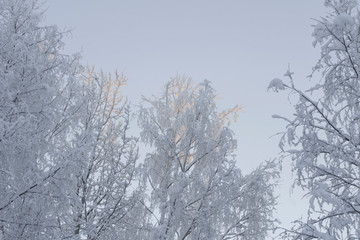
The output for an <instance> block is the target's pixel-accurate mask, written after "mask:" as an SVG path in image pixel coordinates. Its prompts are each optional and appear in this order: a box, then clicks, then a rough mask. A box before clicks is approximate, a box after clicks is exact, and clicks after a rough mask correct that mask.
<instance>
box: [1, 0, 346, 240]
mask: <svg viewBox="0 0 360 240" xmlns="http://www.w3.org/2000/svg"><path fill="white" fill-rule="evenodd" d="M41 18H42V13H41V9H39V3H38V2H37V1H36V0H0V26H1V27H0V86H1V88H0V196H1V197H0V239H1V240H4V239H124V240H125V239H139V240H140V239H219V240H220V239H265V237H266V236H267V233H268V231H269V230H271V229H272V228H274V224H275V222H276V221H275V220H274V218H273V216H272V214H273V211H274V208H275V205H276V197H275V196H274V187H275V186H276V181H277V177H278V166H277V164H276V163H275V162H274V161H268V162H265V163H264V164H263V165H261V166H259V167H258V168H257V169H256V170H254V171H253V172H252V173H250V174H248V175H244V174H243V173H242V172H241V171H240V169H239V168H238V167H237V165H236V156H235V154H234V150H235V149H236V140H235V139H234V135H233V132H232V131H231V129H230V123H231V119H232V118H233V117H236V113H237V111H238V110H239V109H238V108H236V107H235V108H233V109H230V110H227V111H223V112H218V110H217V108H216V102H215V97H216V93H215V90H214V89H213V88H212V86H211V84H210V82H208V81H204V82H202V83H201V84H199V85H195V84H193V83H192V81H190V80H189V79H188V78H180V77H176V78H174V79H172V80H171V81H169V82H168V83H167V84H166V86H165V91H164V93H163V94H162V95H161V96H160V97H154V98H144V103H143V104H142V105H141V106H140V110H139V112H138V113H137V114H135V115H136V116H134V114H132V112H131V111H130V105H129V104H128V101H127V99H126V98H124V97H123V96H122V94H121V89H122V87H123V85H125V83H126V81H127V80H126V78H125V77H124V76H123V75H121V74H117V73H115V75H113V76H112V75H109V74H105V73H102V72H100V73H97V72H95V71H94V70H93V69H92V68H86V67H83V66H81V65H80V63H79V56H77V55H74V56H68V55H65V54H62V52H61V51H62V48H63V46H64V44H63V42H62V38H63V36H64V34H66V33H63V32H61V31H59V30H58V29H57V27H56V26H42V25H41ZM344 19H345V20H341V19H340V20H339V22H341V21H345V22H348V18H347V16H344ZM339 25H341V24H340V23H339ZM344 25H346V26H348V25H349V24H348V23H344ZM272 87H274V88H277V89H282V88H284V87H282V85H281V84H279V83H277V82H274V84H273V86H272ZM133 113H134V112H133ZM134 119H138V126H139V127H140V129H141V137H140V138H136V137H134V136H131V135H129V128H130V125H131V122H132V121H131V120H134ZM133 122H134V121H133ZM135 127H136V126H135ZM140 140H141V141H142V144H148V146H150V148H151V150H150V151H149V152H148V153H147V155H146V157H145V158H143V159H141V157H140V155H139V147H140V145H139V141H140Z"/></svg>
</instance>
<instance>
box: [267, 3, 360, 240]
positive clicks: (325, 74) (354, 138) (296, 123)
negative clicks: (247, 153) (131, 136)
mask: <svg viewBox="0 0 360 240" xmlns="http://www.w3.org/2000/svg"><path fill="white" fill-rule="evenodd" d="M325 6H327V7H328V8H329V10H331V13H330V14H328V15H327V16H326V17H323V18H320V19H319V20H316V24H315V26H314V32H313V36H314V38H315V40H314V43H313V44H314V46H315V45H320V47H321V57H320V59H319V61H318V62H317V64H316V65H315V67H314V73H313V75H314V76H319V75H320V77H319V80H317V82H316V84H314V87H312V88H311V89H309V90H308V91H307V92H306V91H301V90H299V89H298V88H297V87H296V86H295V84H294V82H293V77H292V73H291V72H290V71H288V72H287V73H286V74H285V75H286V76H287V77H288V79H289V81H288V82H283V81H282V80H280V79H275V80H273V81H272V82H271V83H270V86H269V87H271V88H275V89H277V90H288V91H290V92H291V93H294V94H296V95H297V96H298V97H299V98H298V99H299V100H298V102H297V103H296V104H295V109H294V116H295V117H294V118H293V119H286V118H283V119H285V120H286V122H287V127H286V131H285V133H284V135H283V137H282V139H281V143H280V147H281V148H282V150H283V151H284V152H285V153H286V154H289V155H290V156H291V159H292V161H293V169H294V171H295V172H296V173H297V176H298V177H297V181H296V184H297V185H299V186H300V187H302V188H303V189H305V191H306V192H307V194H306V195H307V196H308V198H309V203H310V204H309V214H308V218H307V219H306V220H298V221H297V224H296V225H294V227H293V228H292V229H290V230H288V231H286V232H285V233H284V238H290V239H326V240H328V239H360V160H359V153H360V151H359V150H360V149H359V146H360V145H359V144H360V135H359V134H360V131H359V129H360V125H359V123H360V122H359V116H360V105H359V96H360V92H359V91H360V78H359V70H360V66H359V64H360V54H359V40H360V38H359V37H360V17H359V16H360V14H359V10H358V7H359V6H358V1H355V0H327V1H325ZM317 73H318V74H317ZM311 93H314V94H313V95H311Z"/></svg>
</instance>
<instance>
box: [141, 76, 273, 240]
mask: <svg viewBox="0 0 360 240" xmlns="http://www.w3.org/2000/svg"><path fill="white" fill-rule="evenodd" d="M144 101H145V105H147V106H146V107H142V108H141V110H140V116H139V125H140V127H141V129H142V132H141V137H142V139H143V141H145V142H146V143H148V144H150V145H151V146H152V147H153V148H154V152H152V153H149V154H148V155H147V157H146V159H145V163H144V168H145V172H146V173H145V181H147V183H148V184H149V186H150V192H151V196H150V198H149V199H145V200H144V202H143V204H144V206H145V207H146V209H147V212H148V218H149V222H150V224H152V231H151V232H150V233H149V237H148V238H151V239H179V240H180V239H264V238H265V235H266V233H267V231H268V230H269V229H270V228H272V227H273V223H274V220H273V218H272V212H273V210H274V206H275V203H276V201H275V197H274V193H273V188H274V179H275V178H276V176H277V170H276V165H275V164H274V163H273V162H267V163H266V164H265V165H262V166H260V167H259V168H258V169H256V170H255V171H254V172H253V173H251V174H249V175H247V176H244V175H242V173H241V171H240V170H239V169H238V168H237V166H236V164H235V156H234V150H235V148H236V140H235V139H234V138H233V133H232V131H231V130H230V129H229V121H230V119H231V117H232V115H234V114H235V115H236V112H237V111H238V110H239V109H238V108H237V107H235V108H233V109H230V110H228V111H224V112H221V113H218V112H217V109H216V104H215V92H214V89H213V88H212V87H211V84H210V83H209V82H208V81H204V82H203V83H201V84H199V85H197V86H194V85H193V84H192V82H191V81H190V80H189V79H188V78H186V77H183V78H181V77H176V78H174V79H173V80H171V81H170V82H168V84H166V86H165V91H164V93H163V95H162V96H161V97H160V98H156V97H154V98H152V99H144Z"/></svg>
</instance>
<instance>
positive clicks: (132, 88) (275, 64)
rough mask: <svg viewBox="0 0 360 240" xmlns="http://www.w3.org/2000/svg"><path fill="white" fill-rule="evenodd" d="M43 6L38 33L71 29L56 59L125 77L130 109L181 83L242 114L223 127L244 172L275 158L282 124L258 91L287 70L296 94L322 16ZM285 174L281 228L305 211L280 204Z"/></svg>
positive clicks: (310, 1) (275, 8)
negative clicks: (188, 80)
mask: <svg viewBox="0 0 360 240" xmlns="http://www.w3.org/2000/svg"><path fill="white" fill-rule="evenodd" d="M45 7H47V8H48V10H47V12H46V14H45V16H46V24H56V25H58V26H59V27H62V28H63V27H66V28H67V29H73V32H72V37H71V38H67V39H66V49H65V51H66V52H77V51H81V50H82V56H83V60H82V61H83V63H84V64H86V63H88V64H90V65H94V66H95V67H96V68H97V69H103V70H104V71H105V72H113V71H114V70H115V69H117V70H118V71H119V72H124V74H125V75H126V76H127V78H128V86H127V87H126V88H125V89H124V94H125V95H127V96H128V97H129V98H130V99H131V101H132V102H133V103H138V102H139V100H140V97H141V95H145V96H150V95H152V94H157V93H159V92H160V91H161V88H162V86H163V85H164V83H165V82H166V81H168V80H169V78H170V77H173V76H175V75H176V74H180V75H182V74H186V75H188V76H190V77H192V78H193V80H194V81H196V82H200V81H202V80H203V79H208V80H210V81H211V82H212V83H213V87H214V88H215V89H216V90H217V91H218V94H219V98H220V99H219V108H226V107H231V106H234V105H236V104H239V105H244V106H246V108H245V109H244V111H243V112H242V113H241V114H240V117H239V119H238V121H237V122H236V123H235V124H234V125H233V126H232V129H233V130H234V132H235V134H236V138H237V140H238V152H237V155H238V164H239V166H240V167H241V168H242V169H243V170H244V171H245V172H248V171H249V170H250V169H252V168H254V167H255V166H256V165H258V164H259V163H260V162H261V161H263V160H264V159H270V158H274V157H277V153H279V151H280V150H279V148H278V147H277V144H278V140H279V139H278V138H277V137H273V138H270V136H271V135H274V134H275V133H277V132H279V131H281V130H282V129H284V123H283V122H281V121H279V120H275V119H272V118H271V115H273V114H280V115H281V114H283V115H289V114H291V105H290V104H289V102H288V101H287V97H288V96H287V95H286V94H285V93H280V94H275V93H273V92H272V91H269V92H267V90H266V88H267V85H268V83H269V81H270V80H271V79H272V78H274V77H281V78H282V77H283V74H284V73H285V71H286V70H287V66H288V64H290V66H291V70H292V71H294V72H295V75H294V77H295V81H296V82H297V83H298V85H300V86H305V85H306V83H307V81H308V80H307V79H306V76H307V75H309V74H310V73H311V68H312V66H313V65H314V63H315V62H316V60H317V57H318V56H319V49H318V48H316V49H314V48H313V47H312V44H311V43H312V41H313V40H312V38H311V32H312V29H311V27H310V25H311V24H313V23H314V21H313V20H311V18H318V17H319V16H322V15H324V12H325V10H324V7H323V1H314V0H241V1H240V0H223V1H220V0H217V1H215V0H181V1H171V0H153V1H149V0H117V1H115V0H103V1H99V0H97V1H96V0H75V1H74V0H61V1H59V0H48V1H46V3H45ZM314 80H315V79H314ZM284 171H285V173H284V174H283V179H282V181H283V184H282V186H281V188H280V189H279V194H280V195H281V197H280V199H279V200H280V205H279V207H278V208H279V210H278V217H279V218H280V220H281V221H283V223H284V225H285V226H289V221H291V220H294V219H295V218H296V217H298V216H300V215H301V214H302V213H303V214H306V210H304V209H305V208H304V206H306V202H305V200H301V198H300V196H301V195H300V194H299V193H295V194H294V195H293V196H292V197H290V198H289V188H290V184H289V182H290V176H291V175H290V174H289V173H288V171H289V168H288V166H287V165H286V164H285V168H284ZM289 214H291V215H289Z"/></svg>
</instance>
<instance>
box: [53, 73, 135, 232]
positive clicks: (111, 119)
mask: <svg viewBox="0 0 360 240" xmlns="http://www.w3.org/2000/svg"><path fill="white" fill-rule="evenodd" d="M87 70H88V71H87V73H86V74H84V76H83V89H82V95H83V99H84V104H83V106H82V108H81V116H80V122H79V124H78V125H74V126H72V128H73V136H72V139H71V141H70V142H71V143H72V144H71V147H70V149H68V151H69V152H72V148H74V147H75V146H76V148H75V149H74V150H75V152H74V154H73V155H72V158H73V160H72V161H73V162H75V163H76V164H77V165H76V166H77V167H76V168H69V169H68V170H67V172H66V173H67V176H68V177H72V178H73V179H72V181H69V183H70V184H68V185H69V186H70V187H72V188H71V190H70V191H66V194H67V195H68V196H69V198H68V199H69V203H68V204H69V205H65V206H68V207H69V208H68V209H67V210H65V211H63V212H62V213H59V220H60V223H61V231H62V232H61V235H62V237H67V238H70V237H71V238H75V239H77V238H80V239H129V238H124V236H126V235H125V233H124V232H126V233H128V234H130V233H131V232H133V229H134V220H133V219H129V218H131V216H132V215H131V214H132V210H133V208H135V205H136V203H137V198H139V192H138V189H137V188H136V186H135V187H134V186H132V185H133V181H135V180H134V179H135V170H136V160H137V159H138V150H137V147H136V142H137V139H135V138H133V137H130V136H128V129H129V124H130V122H129V121H130V111H129V106H128V104H127V102H126V100H125V99H124V98H123V96H122V95H121V93H120V88H121V86H123V85H124V84H125V83H126V79H125V77H124V76H122V75H118V74H115V77H114V78H113V77H112V76H111V75H105V74H103V73H100V74H96V73H95V72H94V70H93V69H90V68H88V69H87ZM79 94H81V93H80V92H79ZM134 231H135V230H134Z"/></svg>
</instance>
